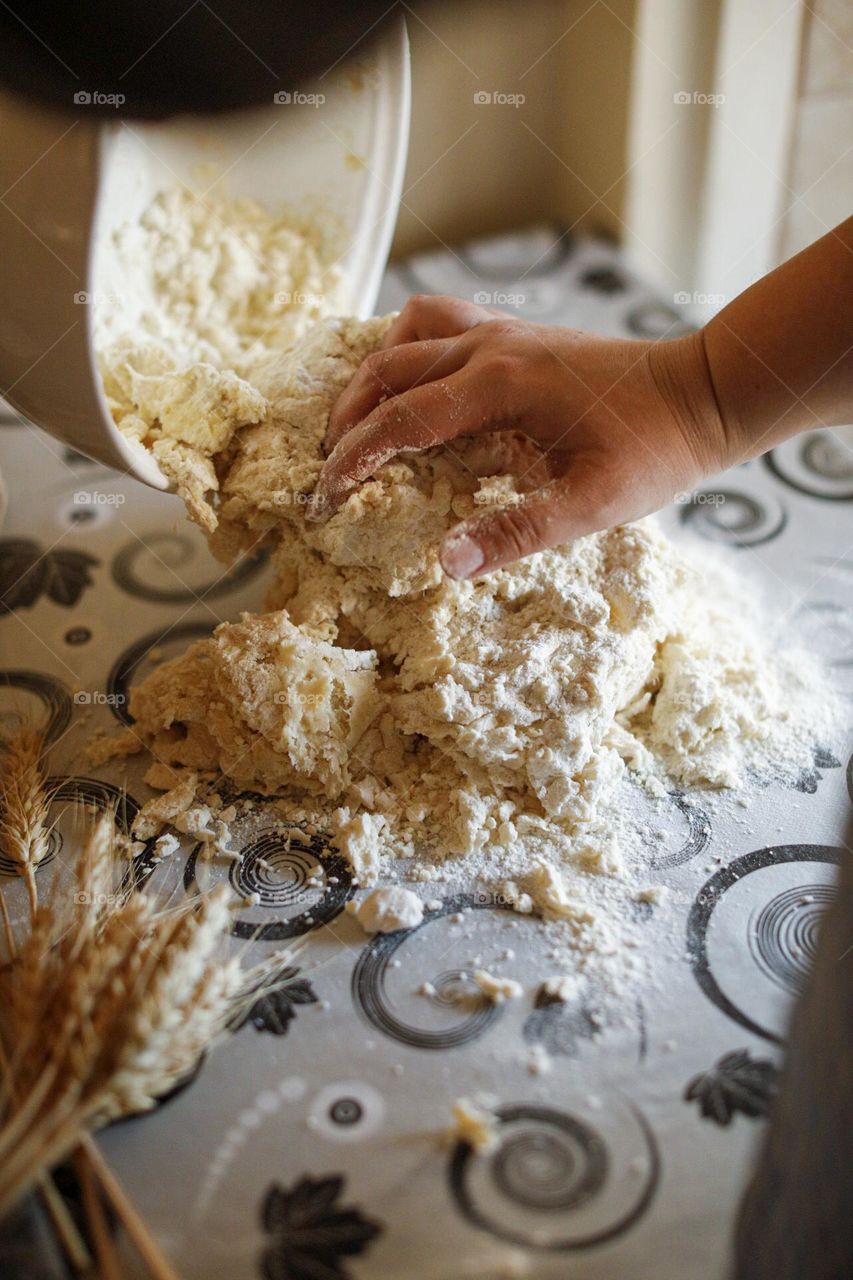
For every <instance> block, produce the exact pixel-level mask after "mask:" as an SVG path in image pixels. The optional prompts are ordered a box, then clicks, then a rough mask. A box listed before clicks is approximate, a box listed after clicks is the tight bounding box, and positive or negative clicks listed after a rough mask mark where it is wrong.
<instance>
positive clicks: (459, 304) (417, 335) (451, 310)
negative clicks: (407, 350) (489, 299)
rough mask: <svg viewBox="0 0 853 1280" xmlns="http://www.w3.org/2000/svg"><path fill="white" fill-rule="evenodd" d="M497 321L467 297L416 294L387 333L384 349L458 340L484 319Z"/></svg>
mask: <svg viewBox="0 0 853 1280" xmlns="http://www.w3.org/2000/svg"><path fill="white" fill-rule="evenodd" d="M494 318H495V317H494V314H493V313H492V312H491V311H488V310H487V309H486V308H485V307H478V306H476V305H475V304H474V303H473V302H466V301H465V300H464V298H451V297H446V296H444V295H441V294H435V295H433V294H428V293H416V294H414V295H413V296H412V297H411V298H409V300H408V302H407V303H406V305H405V306H404V307H403V310H402V311H401V312H400V314H399V315H398V316H397V319H396V320H395V321H394V323H393V324H392V325H391V328H390V329H389V330H388V332H387V333H386V334H385V338H384V340H383V342H382V346H383V348H387V347H397V346H400V344H401V343H404V342H424V341H426V340H427V339H429V338H456V337H458V336H459V334H461V333H467V332H468V330H469V329H473V328H474V327H475V325H478V324H482V323H483V321H484V320H494Z"/></svg>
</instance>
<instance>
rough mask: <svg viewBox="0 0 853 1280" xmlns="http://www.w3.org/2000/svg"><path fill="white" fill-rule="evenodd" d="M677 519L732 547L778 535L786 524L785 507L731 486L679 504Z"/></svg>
mask: <svg viewBox="0 0 853 1280" xmlns="http://www.w3.org/2000/svg"><path fill="white" fill-rule="evenodd" d="M679 518H680V520H681V523H682V524H685V525H689V526H690V527H691V528H692V529H693V530H694V532H695V533H698V534H699V535H700V537H702V538H707V539H708V541H710V542H722V543H725V544H726V545H727V546H732V547H756V546H760V545H761V544H762V543H764V542H771V541H772V540H773V539H774V538H777V537H778V536H779V534H780V533H781V532H782V530H783V529H784V528H785V525H786V524H787V520H788V517H787V515H786V513H785V510H784V508H783V507H782V506H781V505H780V504H778V503H775V502H771V501H769V500H766V501H759V499H758V498H756V497H755V496H754V495H753V494H750V493H743V492H741V491H736V490H734V489H715V490H713V491H711V490H708V491H700V492H698V493H694V494H692V495H691V498H690V501H689V502H685V503H684V504H683V506H682V507H681V511H680V515H679Z"/></svg>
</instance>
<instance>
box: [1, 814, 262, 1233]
mask: <svg viewBox="0 0 853 1280" xmlns="http://www.w3.org/2000/svg"><path fill="white" fill-rule="evenodd" d="M115 840H116V831H115V824H114V822H113V820H112V818H111V817H106V816H103V815H102V816H101V817H100V818H99V819H98V820H97V822H96V823H95V825H94V827H93V828H92V830H91V833H90V834H89V836H88V838H87V839H85V840H84V841H82V842H81V847H80V853H79V857H78V859H77V862H76V865H75V867H74V872H73V881H74V883H73V886H72V887H71V889H70V890H69V889H67V888H66V890H65V891H64V893H63V896H62V898H61V900H59V894H58V893H57V892H54V893H53V894H52V901H51V902H50V903H48V904H45V905H41V906H39V907H38V908H37V909H36V911H35V914H34V916H33V920H32V928H31V931H30V934H29V937H28V938H27V940H26V941H25V942H24V944H23V945H22V946H21V948H20V950H19V952H18V955H17V958H16V959H15V961H14V962H13V963H12V964H11V965H10V966H9V967H8V968H7V970H6V971H5V973H4V974H3V976H2V991H0V997H2V1003H0V1009H2V1015H0V1016H2V1040H3V1046H4V1052H3V1059H4V1070H3V1072H2V1088H0V1213H2V1212H4V1211H5V1210H6V1209H8V1208H9V1207H10V1206H11V1205H12V1204H13V1203H14V1202H15V1201H16V1200H17V1199H18V1198H19V1197H20V1196H21V1195H22V1194H24V1193H25V1192H26V1191H27V1190H28V1189H29V1188H31V1187H32V1186H33V1184H34V1183H35V1181H36V1180H37V1178H38V1176H39V1175H40V1173H41V1172H42V1171H43V1170H45V1169H47V1168H50V1167H51V1166H52V1165H54V1164H55V1163H57V1162H58V1161H60V1160H62V1159H64V1158H65V1157H66V1156H67V1155H68V1154H69V1153H70V1152H71V1151H72V1150H73V1149H74V1147H75V1146H76V1145H77V1143H78V1142H79V1141H80V1139H81V1137H82V1136H83V1135H84V1133H85V1132H87V1131H89V1130H91V1129H94V1128H97V1127H98V1126H99V1125H103V1124H105V1123H107V1122H108V1121H110V1120H113V1119H116V1118H117V1117H119V1116H123V1115H128V1114H130V1113H133V1112H139V1111H145V1110H147V1109H149V1108H151V1107H152V1106H154V1104H155V1102H156V1100H157V1098H158V1097H159V1096H162V1094H164V1093H165V1092H167V1091H168V1090H169V1089H170V1088H171V1087H172V1086H173V1085H175V1084H176V1083H178V1082H179V1081H180V1080H181V1079H182V1078H184V1077H185V1076H186V1075H187V1074H188V1073H189V1072H190V1071H191V1070H192V1069H193V1067H194V1066H195V1065H196V1063H197V1062H198V1059H199V1057H200V1056H201V1054H202V1053H204V1052H205V1050H206V1049H208V1048H209V1047H210V1045H211V1044H212V1043H213V1042H214V1041H215V1040H216V1039H217V1038H218V1037H219V1036H220V1035H221V1034H222V1033H223V1031H224V1030H225V1028H226V1026H227V1024H228V1023H229V1021H231V1020H232V1019H233V1018H234V1017H235V1013H237V1012H238V1011H239V1010H240V1009H241V1007H242V1008H245V1004H246V1002H247V1000H249V999H252V1000H254V999H257V996H258V990H259V989H262V988H263V987H264V984H265V983H266V984H268V983H269V982H270V981H271V975H272V974H273V973H274V972H276V971H277V970H278V969H279V968H280V965H281V960H282V957H281V956H277V957H275V958H274V960H273V961H270V962H268V963H266V964H264V965H262V966H258V967H255V968H253V969H248V970H247V969H243V968H242V967H241V965H240V963H239V960H238V958H237V957H231V958H226V957H225V956H224V950H225V939H226V937H227V935H228V933H229V929H230V922H231V910H230V907H229V898H230V896H231V895H230V891H229V890H228V889H226V888H225V887H222V888H221V889H219V890H215V891H214V892H212V893H210V894H208V895H206V896H203V897H201V898H198V899H195V900H191V901H189V902H188V903H186V904H184V905H182V906H181V907H179V908H171V909H168V910H162V909H158V908H157V906H156V904H155V902H154V901H153V899H152V898H150V897H149V896H148V895H147V894H144V893H141V892H139V891H137V890H131V891H129V892H116V890H115V889H114V887H113V885H114V866H115V856H114V845H115Z"/></svg>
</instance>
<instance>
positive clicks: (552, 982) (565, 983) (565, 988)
mask: <svg viewBox="0 0 853 1280" xmlns="http://www.w3.org/2000/svg"><path fill="white" fill-rule="evenodd" d="M579 988H580V983H579V981H578V978H577V975H576V974H573V973H562V974H554V976H553V977H550V978H546V979H545V981H544V982H543V983H542V986H541V987H540V988H539V998H540V1001H541V1003H542V1004H555V1003H557V1002H559V1003H561V1004H566V1003H567V1002H568V1001H569V1000H574V999H575V998H576V996H577V994H578V990H579Z"/></svg>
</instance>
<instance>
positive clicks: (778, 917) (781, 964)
mask: <svg viewBox="0 0 853 1280" xmlns="http://www.w3.org/2000/svg"><path fill="white" fill-rule="evenodd" d="M834 897H835V889H834V887H833V886H832V885H829V884H813V885H806V886H804V887H801V886H799V885H798V886H796V887H795V888H792V889H786V890H785V891H784V892H783V893H779V894H777V895H776V897H775V898H772V899H771V901H770V902H768V903H767V904H766V905H765V906H764V907H762V908H761V910H760V911H759V913H758V915H757V917H756V919H755V922H754V925H753V927H752V930H751V932H750V950H751V951H752V954H753V956H754V958H755V960H756V961H757V963H758V964H759V965H760V967H761V968H762V969H763V970H764V972H765V973H766V974H767V975H768V977H770V978H772V979H773V981H774V982H776V983H778V984H779V986H781V987H784V988H785V990H786V991H790V992H791V993H792V994H795V995H796V994H797V993H798V992H800V991H801V990H802V989H803V987H804V985H805V981H806V978H807V976H808V973H809V970H810V968H811V966H812V964H813V962H814V958H815V955H816V954H817V938H818V933H819V930H820V921H821V918H822V916H823V913H824V911H825V910H826V908H827V907H828V906H829V904H830V903H831V902H832V900H833V898H834Z"/></svg>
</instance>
